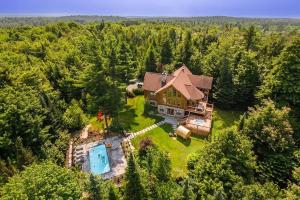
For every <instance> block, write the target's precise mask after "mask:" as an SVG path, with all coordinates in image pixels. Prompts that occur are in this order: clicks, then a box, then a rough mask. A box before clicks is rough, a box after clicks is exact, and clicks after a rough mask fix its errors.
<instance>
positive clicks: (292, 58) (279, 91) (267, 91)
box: [257, 39, 300, 110]
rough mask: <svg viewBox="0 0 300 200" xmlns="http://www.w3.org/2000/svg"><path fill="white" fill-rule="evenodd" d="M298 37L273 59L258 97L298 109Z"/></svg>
mask: <svg viewBox="0 0 300 200" xmlns="http://www.w3.org/2000/svg"><path fill="white" fill-rule="evenodd" d="M299 60H300V39H296V40H295V41H293V42H291V44H289V45H288V46H286V47H285V48H284V50H283V51H282V52H281V54H280V55H279V56H278V58H277V59H276V60H275V63H274V67H273V69H272V70H271V71H270V72H269V73H268V74H267V76H266V78H265V79H264V81H263V83H262V86H261V87H260V90H259V92H258V94H257V96H258V97H259V98H260V99H264V98H268V97H270V98H271V99H272V100H274V101H275V102H277V103H278V104H279V105H281V106H290V107H296V109H298V110H299V109H300V90H299V88H300V80H299V77H300V61H299Z"/></svg>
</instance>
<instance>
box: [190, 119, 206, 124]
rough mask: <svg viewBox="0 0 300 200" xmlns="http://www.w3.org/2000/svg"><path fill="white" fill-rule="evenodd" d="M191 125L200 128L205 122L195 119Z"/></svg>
mask: <svg viewBox="0 0 300 200" xmlns="http://www.w3.org/2000/svg"><path fill="white" fill-rule="evenodd" d="M193 124H195V125H198V126H201V125H204V124H205V121H204V120H203V119H195V120H194V122H193Z"/></svg>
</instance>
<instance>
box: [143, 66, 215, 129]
mask: <svg viewBox="0 0 300 200" xmlns="http://www.w3.org/2000/svg"><path fill="white" fill-rule="evenodd" d="M212 81H213V78H212V77H209V76H203V75H200V76H198V75H194V74H192V73H191V71H190V70H189V69H188V68H187V67H186V66H185V65H183V66H182V67H180V68H179V69H177V70H176V71H175V72H173V73H172V74H166V73H153V72H146V74H145V77H144V85H143V89H144V96H145V99H146V100H147V101H148V102H149V103H150V104H151V105H153V106H155V107H157V109H158V112H159V113H161V114H166V115H171V116H174V117H176V118H178V119H184V123H183V124H184V126H185V127H186V128H189V129H190V130H191V131H192V132H193V133H199V134H202V133H204V132H205V135H206V133H209V132H210V127H211V114H212V110H213V106H212V104H209V103H208V96H209V92H210V90H211V88H212ZM200 129H201V130H200Z"/></svg>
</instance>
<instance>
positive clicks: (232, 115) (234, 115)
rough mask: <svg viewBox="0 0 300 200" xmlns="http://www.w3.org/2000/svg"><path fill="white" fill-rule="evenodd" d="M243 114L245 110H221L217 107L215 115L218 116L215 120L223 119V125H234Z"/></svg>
mask: <svg viewBox="0 0 300 200" xmlns="http://www.w3.org/2000/svg"><path fill="white" fill-rule="evenodd" d="M242 114H243V111H230V110H220V109H217V108H216V109H215V114H214V116H218V117H217V118H215V120H220V121H222V127H224V128H226V127H230V126H232V125H233V124H234V122H235V121H237V120H239V118H240V116H241V115H242ZM215 120H213V121H215ZM212 127H213V126H212Z"/></svg>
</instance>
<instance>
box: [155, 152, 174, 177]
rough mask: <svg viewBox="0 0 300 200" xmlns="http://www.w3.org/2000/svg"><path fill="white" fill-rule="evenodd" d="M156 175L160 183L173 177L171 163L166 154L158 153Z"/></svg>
mask: <svg viewBox="0 0 300 200" xmlns="http://www.w3.org/2000/svg"><path fill="white" fill-rule="evenodd" d="M156 165H157V166H156V167H155V168H156V169H155V175H156V177H157V179H158V180H160V181H165V182H166V181H168V180H170V177H171V173H170V172H171V161H170V159H169V157H168V155H167V154H166V153H164V152H158V157H157V164H156Z"/></svg>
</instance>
